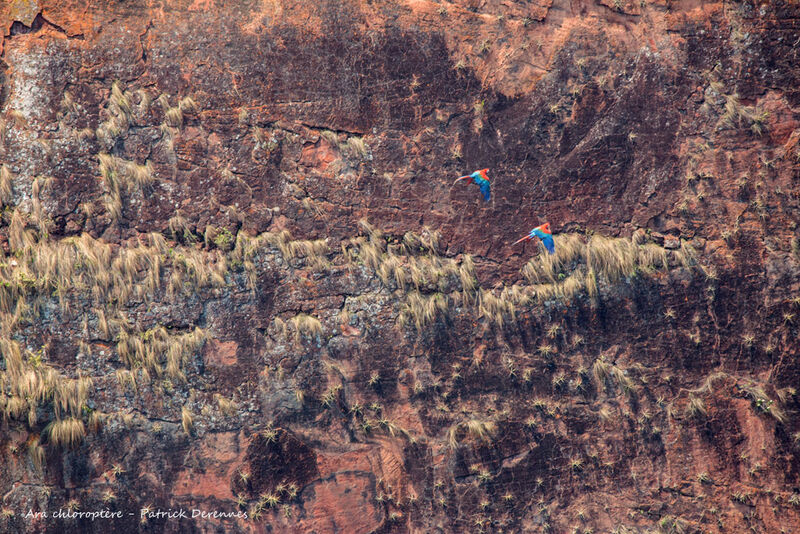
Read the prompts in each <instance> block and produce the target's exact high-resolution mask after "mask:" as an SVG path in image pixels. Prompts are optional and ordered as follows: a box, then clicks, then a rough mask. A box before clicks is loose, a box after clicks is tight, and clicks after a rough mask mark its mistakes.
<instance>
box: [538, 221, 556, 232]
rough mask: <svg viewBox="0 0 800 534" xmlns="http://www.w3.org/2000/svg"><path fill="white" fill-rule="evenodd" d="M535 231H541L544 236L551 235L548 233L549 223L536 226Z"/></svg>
mask: <svg viewBox="0 0 800 534" xmlns="http://www.w3.org/2000/svg"><path fill="white" fill-rule="evenodd" d="M536 229H537V230H541V231H542V232H543V233H545V234H552V232H551V231H550V223H544V224H543V225H541V226H537V227H536Z"/></svg>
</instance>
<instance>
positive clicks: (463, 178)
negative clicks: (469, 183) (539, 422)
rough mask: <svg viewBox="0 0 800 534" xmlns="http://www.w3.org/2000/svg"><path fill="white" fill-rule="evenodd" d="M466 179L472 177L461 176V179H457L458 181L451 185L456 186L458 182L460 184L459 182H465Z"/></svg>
mask: <svg viewBox="0 0 800 534" xmlns="http://www.w3.org/2000/svg"><path fill="white" fill-rule="evenodd" d="M467 178H472V176H469V175H467V176H462V177H461V178H458V179H457V180H456V181H455V182H453V185H456V184H457V183H458V182H460V181H461V180H466V179H467Z"/></svg>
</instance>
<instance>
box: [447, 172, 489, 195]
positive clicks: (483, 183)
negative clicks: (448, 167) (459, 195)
mask: <svg viewBox="0 0 800 534" xmlns="http://www.w3.org/2000/svg"><path fill="white" fill-rule="evenodd" d="M488 170H489V169H481V170H479V171H475V172H473V173H472V174H468V175H466V176H462V177H461V178H459V179H458V180H456V181H455V182H453V185H456V184H457V183H458V182H459V181H461V180H468V179H469V178H472V181H473V182H475V183H476V184H477V185H478V186H479V187H480V188H481V193H483V198H485V199H486V202H489V200H491V198H492V189H491V186H490V185H489V177H488V176H487V175H486V171H488Z"/></svg>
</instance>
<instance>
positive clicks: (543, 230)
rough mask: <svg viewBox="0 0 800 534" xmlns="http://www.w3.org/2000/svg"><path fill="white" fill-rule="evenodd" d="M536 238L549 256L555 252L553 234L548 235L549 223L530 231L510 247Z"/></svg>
mask: <svg viewBox="0 0 800 534" xmlns="http://www.w3.org/2000/svg"><path fill="white" fill-rule="evenodd" d="M535 237H538V238H539V239H541V240H542V244H543V245H544V248H546V249H547V252H548V253H549V254H553V253H555V251H556V243H555V241H553V234H552V233H550V223H544V224H543V225H541V226H537V227H536V228H534V229H533V230H531V231H530V233H529V234H528V235H526V236H525V237H523V238H522V239H518V240H517V241H515V242H514V244H513V245H511V246H512V247H513V246H514V245H516V244H517V243H522V242H523V241H530V240H531V239H533V238H535Z"/></svg>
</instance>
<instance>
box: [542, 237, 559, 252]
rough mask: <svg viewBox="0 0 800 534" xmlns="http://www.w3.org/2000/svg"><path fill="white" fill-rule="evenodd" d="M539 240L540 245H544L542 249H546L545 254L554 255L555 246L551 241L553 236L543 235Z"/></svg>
mask: <svg viewBox="0 0 800 534" xmlns="http://www.w3.org/2000/svg"><path fill="white" fill-rule="evenodd" d="M541 239H542V244H543V245H544V248H546V249H547V252H549V253H550V254H554V253H555V251H556V244H555V241H553V236H552V235H549V234H545V236H544V237H543V238H541Z"/></svg>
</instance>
